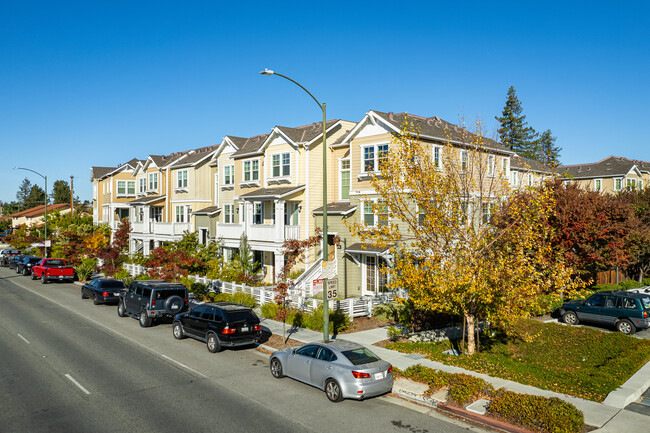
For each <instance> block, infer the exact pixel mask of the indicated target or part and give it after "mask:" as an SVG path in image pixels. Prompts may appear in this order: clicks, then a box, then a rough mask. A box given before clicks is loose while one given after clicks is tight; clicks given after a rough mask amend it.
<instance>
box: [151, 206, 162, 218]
mask: <svg viewBox="0 0 650 433" xmlns="http://www.w3.org/2000/svg"><path fill="white" fill-rule="evenodd" d="M162 211H163V208H162V206H151V207H150V208H149V219H150V220H152V221H156V222H161V221H162Z"/></svg>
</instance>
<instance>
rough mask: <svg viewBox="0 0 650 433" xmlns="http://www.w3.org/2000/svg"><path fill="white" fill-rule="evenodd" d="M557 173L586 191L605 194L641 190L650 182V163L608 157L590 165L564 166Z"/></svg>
mask: <svg viewBox="0 0 650 433" xmlns="http://www.w3.org/2000/svg"><path fill="white" fill-rule="evenodd" d="M557 171H558V173H561V174H562V177H563V178H565V180H566V181H574V182H577V183H578V184H579V185H580V186H581V187H583V188H584V189H587V190H590V191H599V192H603V193H616V192H619V191H622V190H624V189H638V190H640V189H643V188H645V187H647V186H648V185H649V182H650V162H647V161H639V160H634V159H628V158H624V157H622V156H608V157H607V158H605V159H602V160H600V161H598V162H594V163H589V164H575V165H563V166H560V167H558V168H557Z"/></svg>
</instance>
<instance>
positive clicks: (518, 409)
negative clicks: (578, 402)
mask: <svg viewBox="0 0 650 433" xmlns="http://www.w3.org/2000/svg"><path fill="white" fill-rule="evenodd" d="M488 412H489V413H491V414H494V415H497V416H499V417H501V418H502V419H505V420H507V421H511V422H516V423H518V424H520V425H522V426H524V427H527V428H531V429H533V430H540V431H543V432H548V433H578V432H580V431H581V430H582V427H583V426H584V415H583V414H582V412H580V411H579V410H578V409H576V408H575V406H573V405H572V404H570V403H567V402H565V401H564V400H560V399H559V398H555V397H552V398H546V397H542V396H537V395H527V394H517V393H515V392H511V391H506V390H503V389H500V390H498V391H497V392H496V393H495V394H494V396H493V397H492V399H491V401H490V406H489V407H488Z"/></svg>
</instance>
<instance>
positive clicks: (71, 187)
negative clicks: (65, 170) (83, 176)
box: [70, 175, 74, 216]
mask: <svg viewBox="0 0 650 433" xmlns="http://www.w3.org/2000/svg"><path fill="white" fill-rule="evenodd" d="M73 179H74V176H72V175H70V216H72V214H74V199H73V197H74V187H73V185H72V182H73Z"/></svg>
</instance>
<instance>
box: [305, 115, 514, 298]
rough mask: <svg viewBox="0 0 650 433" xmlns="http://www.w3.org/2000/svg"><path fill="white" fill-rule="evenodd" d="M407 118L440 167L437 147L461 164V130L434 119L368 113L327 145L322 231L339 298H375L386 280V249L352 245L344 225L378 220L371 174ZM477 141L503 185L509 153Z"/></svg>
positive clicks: (372, 223)
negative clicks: (329, 162) (331, 169)
mask: <svg viewBox="0 0 650 433" xmlns="http://www.w3.org/2000/svg"><path fill="white" fill-rule="evenodd" d="M407 118H408V121H409V122H411V123H412V125H413V128H414V130H415V131H418V132H419V134H418V135H419V137H420V140H421V141H422V142H423V143H425V144H426V145H427V147H428V148H429V149H430V150H431V156H432V158H433V159H434V161H437V164H439V166H440V167H441V168H442V160H441V158H443V155H446V154H445V153H443V148H445V149H446V151H447V152H449V151H453V152H457V153H458V155H457V157H458V160H459V161H463V162H461V163H465V161H466V160H467V158H466V155H467V152H468V150H467V149H468V146H467V145H468V143H467V142H466V141H464V139H466V137H467V134H468V133H467V132H466V131H463V130H462V129H461V128H459V127H457V126H455V125H453V124H450V123H448V122H445V121H444V120H442V119H440V118H438V117H428V118H427V117H420V116H414V115H408V114H406V113H383V112H379V111H374V110H373V111H369V112H368V113H367V114H366V116H365V117H364V118H363V119H362V120H361V121H360V122H359V123H357V124H356V126H355V127H354V128H353V129H352V130H351V131H349V132H348V134H347V135H345V136H344V137H342V139H341V140H340V141H338V142H336V143H333V144H332V147H333V149H334V151H335V152H336V153H337V155H336V159H337V164H336V167H337V168H338V172H337V173H331V174H330V179H329V180H328V182H332V180H333V181H334V186H333V187H331V188H330V189H329V191H328V199H329V200H330V203H328V209H327V212H328V225H329V229H328V232H329V238H330V239H331V238H333V237H334V236H338V237H339V239H340V245H339V246H337V247H335V246H334V245H333V242H332V241H331V240H330V242H329V244H330V257H331V259H333V260H336V261H337V263H338V265H337V269H338V284H339V291H340V292H342V293H343V294H344V296H345V297H356V296H375V295H377V294H379V293H381V292H384V291H385V288H386V284H387V277H386V273H384V272H382V271H381V268H382V267H385V266H390V265H391V256H390V252H389V249H388V248H376V247H374V246H372V245H371V244H369V243H362V242H358V241H357V240H355V238H354V237H353V236H352V235H351V233H350V231H349V229H348V225H347V224H346V222H350V220H352V221H356V222H363V223H364V224H365V225H367V226H368V227H370V228H371V227H373V226H376V225H379V224H381V216H380V215H378V214H377V213H375V212H374V209H373V202H376V201H377V200H380V199H381V198H380V197H379V196H378V195H377V194H376V192H375V191H374V190H373V188H372V185H371V182H370V179H371V178H372V175H373V174H380V164H381V158H382V155H384V154H385V153H386V152H388V149H389V147H390V145H391V142H392V139H393V137H394V135H395V134H398V133H400V131H401V129H402V127H403V125H404V124H405V121H406V120H407ZM483 141H484V143H483V149H484V152H485V153H486V155H487V157H486V164H487V167H491V170H492V173H493V174H494V175H495V176H500V177H501V180H502V181H503V183H504V184H507V183H508V180H509V177H510V167H511V165H512V164H511V158H512V157H513V156H515V155H514V153H513V152H511V151H509V150H507V149H506V148H505V147H503V146H502V145H500V144H498V143H496V142H494V141H492V140H487V139H485V140H483ZM450 149H451V150H450ZM464 153H465V155H463V154H464ZM488 169H490V168H488ZM329 185H331V184H329ZM486 209H491V208H490V207H486ZM322 214H323V209H322V207H320V208H318V209H316V210H315V211H314V215H315V216H316V225H320V224H321V223H322Z"/></svg>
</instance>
